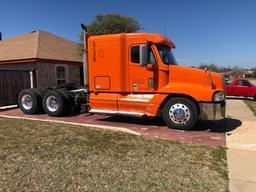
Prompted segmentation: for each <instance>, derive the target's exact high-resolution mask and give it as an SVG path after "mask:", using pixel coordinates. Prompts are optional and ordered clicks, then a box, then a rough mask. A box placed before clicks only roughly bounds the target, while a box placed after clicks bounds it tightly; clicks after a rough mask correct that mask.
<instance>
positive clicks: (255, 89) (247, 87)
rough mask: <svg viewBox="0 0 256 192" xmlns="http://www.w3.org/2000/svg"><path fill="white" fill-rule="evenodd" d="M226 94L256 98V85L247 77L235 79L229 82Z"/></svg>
mask: <svg viewBox="0 0 256 192" xmlns="http://www.w3.org/2000/svg"><path fill="white" fill-rule="evenodd" d="M226 95H232V96H244V97H253V98H254V100H256V86H255V85H253V84H252V83H251V82H249V81H248V80H246V79H234V80H233V82H231V83H229V82H227V85H226Z"/></svg>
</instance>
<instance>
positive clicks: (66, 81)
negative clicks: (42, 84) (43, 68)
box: [55, 64, 69, 86]
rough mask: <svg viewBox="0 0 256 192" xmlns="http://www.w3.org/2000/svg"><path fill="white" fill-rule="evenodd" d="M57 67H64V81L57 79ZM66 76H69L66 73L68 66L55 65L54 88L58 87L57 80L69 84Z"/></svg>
mask: <svg viewBox="0 0 256 192" xmlns="http://www.w3.org/2000/svg"><path fill="white" fill-rule="evenodd" d="M58 67H64V68H65V78H64V79H61V78H58V77H57V68H58ZM68 74H69V73H68V65H65V64H58V65H55V83H56V86H58V80H65V83H68V82H69V77H68Z"/></svg>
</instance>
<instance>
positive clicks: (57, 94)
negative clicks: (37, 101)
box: [43, 90, 70, 116]
mask: <svg viewBox="0 0 256 192" xmlns="http://www.w3.org/2000/svg"><path fill="white" fill-rule="evenodd" d="M51 101H54V102H55V103H54V102H51ZM69 105H70V104H69V100H68V98H67V97H66V96H65V95H64V94H63V93H62V92H61V91H59V90H52V91H48V92H47V93H45V95H44V98H43V108H44V111H45V112H46V113H47V114H48V115H50V116H63V115H65V114H67V112H68V107H69Z"/></svg>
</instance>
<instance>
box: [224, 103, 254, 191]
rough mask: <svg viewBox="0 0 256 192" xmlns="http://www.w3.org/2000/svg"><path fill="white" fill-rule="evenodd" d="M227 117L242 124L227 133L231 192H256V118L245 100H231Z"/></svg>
mask: <svg viewBox="0 0 256 192" xmlns="http://www.w3.org/2000/svg"><path fill="white" fill-rule="evenodd" d="M227 115H229V116H230V117H232V118H235V119H239V120H241V122H242V124H241V125H240V126H239V127H237V128H236V129H234V130H232V131H230V132H229V133H227V136H226V145H227V147H228V151H227V160H228V169H229V179H230V185H229V186H230V191H231V192H255V191H256V118H255V116H254V115H253V113H252V112H251V111H250V109H249V108H248V107H247V105H246V104H245V103H244V102H243V100H237V99H229V100H228V101H227Z"/></svg>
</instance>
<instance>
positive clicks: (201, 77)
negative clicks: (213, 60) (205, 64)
mask: <svg viewBox="0 0 256 192" xmlns="http://www.w3.org/2000/svg"><path fill="white" fill-rule="evenodd" d="M224 90H225V88H224V81H223V78H222V75H220V74H218V73H214V72H210V71H208V70H202V69H196V68H191V67H185V66H179V65H170V66H169V84H168V85H167V86H165V87H164V88H163V89H162V91H163V92H167V91H169V92H171V93H183V94H187V95H191V96H192V95H194V98H196V100H200V101H209V100H211V99H212V94H213V93H214V92H215V91H223V92H224Z"/></svg>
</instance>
